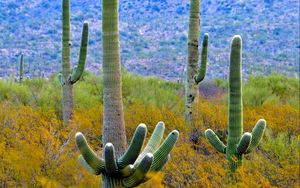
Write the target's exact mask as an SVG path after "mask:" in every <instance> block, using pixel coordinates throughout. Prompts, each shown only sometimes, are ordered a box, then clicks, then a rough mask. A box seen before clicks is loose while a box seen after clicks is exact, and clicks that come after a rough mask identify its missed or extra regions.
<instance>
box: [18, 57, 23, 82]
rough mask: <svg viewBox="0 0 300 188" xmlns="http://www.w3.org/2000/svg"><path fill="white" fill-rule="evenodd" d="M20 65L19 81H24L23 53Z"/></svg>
mask: <svg viewBox="0 0 300 188" xmlns="http://www.w3.org/2000/svg"><path fill="white" fill-rule="evenodd" d="M19 67H20V68H19V70H20V73H19V82H22V81H23V78H24V55H23V54H21V58H20V65H19Z"/></svg>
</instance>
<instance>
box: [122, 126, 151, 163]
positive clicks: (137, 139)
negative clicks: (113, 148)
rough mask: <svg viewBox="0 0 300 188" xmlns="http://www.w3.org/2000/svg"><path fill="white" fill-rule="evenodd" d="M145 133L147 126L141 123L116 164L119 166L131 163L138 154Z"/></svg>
mask: <svg viewBox="0 0 300 188" xmlns="http://www.w3.org/2000/svg"><path fill="white" fill-rule="evenodd" d="M146 133H147V127H146V125H145V124H143V123H141V124H140V125H139V126H138V127H137V128H136V130H135V133H134V134H133V138H132V140H131V142H130V144H129V147H128V149H127V151H126V152H125V153H124V154H123V155H122V157H120V159H119V160H118V165H119V166H120V167H121V168H124V167H125V166H127V165H129V164H133V163H134V161H135V160H136V159H137V157H138V156H139V154H140V151H141V149H142V147H143V144H144V140H145V137H146Z"/></svg>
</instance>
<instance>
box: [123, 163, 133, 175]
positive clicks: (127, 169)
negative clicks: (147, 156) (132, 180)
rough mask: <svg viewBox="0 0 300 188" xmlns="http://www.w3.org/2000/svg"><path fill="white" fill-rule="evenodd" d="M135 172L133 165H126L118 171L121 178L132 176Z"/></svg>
mask: <svg viewBox="0 0 300 188" xmlns="http://www.w3.org/2000/svg"><path fill="white" fill-rule="evenodd" d="M134 171H135V169H134V166H133V165H128V166H126V167H125V168H123V169H120V174H121V176H122V177H128V176H130V175H131V174H133V173H134Z"/></svg>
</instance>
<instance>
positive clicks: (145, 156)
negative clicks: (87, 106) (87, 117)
mask: <svg viewBox="0 0 300 188" xmlns="http://www.w3.org/2000/svg"><path fill="white" fill-rule="evenodd" d="M164 129H165V125H164V123H163V122H159V123H158V124H157V125H156V127H155V129H154V131H153V134H152V136H151V137H150V139H149V141H148V143H147V145H146V146H145V149H144V150H143V151H142V152H141V153H140V151H141V149H142V146H143V143H144V140H145V138H146V133H147V127H146V125H145V124H140V125H139V126H138V127H137V128H136V131H135V133H134V135H133V138H132V140H131V142H130V145H129V147H128V150H127V151H126V152H125V153H124V154H123V155H122V156H121V157H120V158H117V157H116V155H115V149H114V146H113V144H112V143H107V144H106V145H105V146H104V150H103V156H104V159H102V158H100V157H98V156H97V154H96V153H95V152H94V151H93V150H92V149H91V148H90V146H89V145H88V144H87V141H86V139H85V137H84V136H83V134H82V133H77V134H76V136H75V138H76V144H77V146H78V148H79V150H80V152H81V155H80V156H79V161H80V163H81V164H82V165H83V166H84V167H85V168H86V169H87V170H88V171H89V172H91V173H93V174H95V175H100V174H101V173H102V174H103V176H104V178H103V179H104V180H108V179H109V180H110V181H111V182H108V183H106V184H109V185H108V186H105V187H135V186H138V185H139V184H141V183H143V182H145V181H147V180H148V179H150V178H151V177H153V176H154V175H155V174H156V173H157V172H158V171H160V170H161V169H162V168H163V166H164V165H165V164H166V162H167V161H168V159H169V158H170V154H169V153H170V152H171V150H172V148H173V147H174V144H175V143H176V141H177V139H178V135H179V133H178V131H176V130H174V131H172V132H171V133H170V134H169V135H168V137H167V138H166V139H165V140H164V142H163V143H162V144H160V143H161V140H162V137H163V134H164ZM116 180H117V181H116ZM118 182H119V183H118ZM110 183H111V184H110Z"/></svg>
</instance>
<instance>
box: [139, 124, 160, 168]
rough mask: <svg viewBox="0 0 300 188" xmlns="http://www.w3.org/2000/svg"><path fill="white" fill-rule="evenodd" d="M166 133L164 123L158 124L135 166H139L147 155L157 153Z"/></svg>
mask: <svg viewBox="0 0 300 188" xmlns="http://www.w3.org/2000/svg"><path fill="white" fill-rule="evenodd" d="M164 131H165V124H164V122H162V121H160V122H158V124H157V125H156V127H155V129H154V131H153V133H152V135H151V137H150V139H149V141H148V143H147V145H146V147H145V149H144V150H143V152H142V153H141V154H140V155H139V157H138V158H137V160H136V161H135V163H134V166H137V165H138V164H139V163H140V162H141V160H142V159H143V158H144V156H145V155H146V154H148V153H154V152H155V150H156V149H157V148H158V147H159V145H160V143H161V140H162V138H163V136H164Z"/></svg>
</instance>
